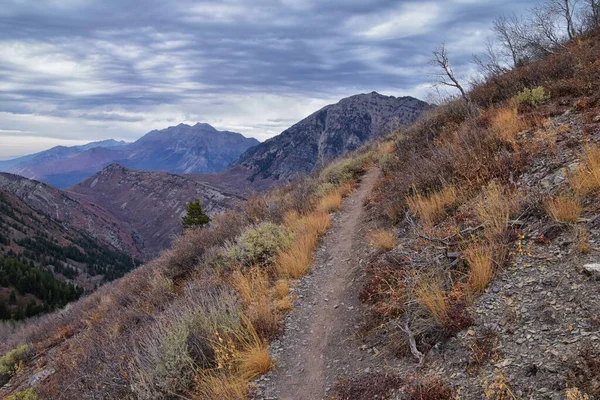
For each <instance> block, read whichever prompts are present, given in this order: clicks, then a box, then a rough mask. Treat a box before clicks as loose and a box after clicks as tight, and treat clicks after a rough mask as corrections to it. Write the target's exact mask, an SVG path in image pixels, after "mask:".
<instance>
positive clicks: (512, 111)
mask: <svg viewBox="0 0 600 400" xmlns="http://www.w3.org/2000/svg"><path fill="white" fill-rule="evenodd" d="M490 122H491V125H492V129H493V130H494V131H495V132H496V133H497V134H498V137H499V138H500V140H502V141H503V142H504V143H507V144H509V145H511V146H512V147H513V149H516V148H517V134H518V133H520V132H522V131H523V130H525V129H527V127H528V125H527V123H526V122H525V121H523V120H522V119H520V118H519V110H518V106H517V102H516V101H510V102H509V103H508V104H506V105H504V106H502V107H500V108H498V109H497V110H495V112H494V114H493V115H492V117H491V121H490Z"/></svg>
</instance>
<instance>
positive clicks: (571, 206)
mask: <svg viewBox="0 0 600 400" xmlns="http://www.w3.org/2000/svg"><path fill="white" fill-rule="evenodd" d="M544 207H545V208H546V212H548V215H550V217H552V219H553V220H554V221H556V222H566V223H575V222H577V221H579V217H581V213H582V212H583V207H582V205H581V199H580V198H579V196H578V195H577V194H575V193H563V194H559V195H558V196H556V197H553V198H550V199H548V200H546V201H544Z"/></svg>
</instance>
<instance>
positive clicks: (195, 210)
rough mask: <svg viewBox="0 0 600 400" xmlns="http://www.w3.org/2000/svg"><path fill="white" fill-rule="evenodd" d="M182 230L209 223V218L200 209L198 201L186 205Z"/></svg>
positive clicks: (200, 205)
mask: <svg viewBox="0 0 600 400" xmlns="http://www.w3.org/2000/svg"><path fill="white" fill-rule="evenodd" d="M182 222H183V227H184V228H193V227H201V226H204V225H207V224H208V223H209V222H210V217H209V216H208V215H206V213H205V212H204V210H203V209H202V204H200V200H194V201H192V202H191V203H190V204H189V205H188V209H187V214H186V215H185V216H184V217H183V218H182Z"/></svg>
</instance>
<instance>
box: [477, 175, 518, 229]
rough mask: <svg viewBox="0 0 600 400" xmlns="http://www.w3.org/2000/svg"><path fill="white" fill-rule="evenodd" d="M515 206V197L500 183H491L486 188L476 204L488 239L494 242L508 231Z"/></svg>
mask: <svg viewBox="0 0 600 400" xmlns="http://www.w3.org/2000/svg"><path fill="white" fill-rule="evenodd" d="M513 206H514V196H513V195H512V194H511V193H510V192H509V191H508V190H507V189H505V188H503V187H502V186H501V185H499V184H498V183H496V182H491V183H490V184H488V186H487V187H486V188H484V190H483V191H482V193H481V196H480V198H479V199H478V201H477V202H476V204H475V212H476V213H477V216H478V219H479V221H480V222H481V223H482V224H483V226H484V229H485V235H486V236H487V237H488V238H490V239H492V240H493V239H495V238H496V237H497V236H498V235H500V234H502V233H504V231H506V228H507V227H508V221H509V219H510V212H511V208H512V207H513Z"/></svg>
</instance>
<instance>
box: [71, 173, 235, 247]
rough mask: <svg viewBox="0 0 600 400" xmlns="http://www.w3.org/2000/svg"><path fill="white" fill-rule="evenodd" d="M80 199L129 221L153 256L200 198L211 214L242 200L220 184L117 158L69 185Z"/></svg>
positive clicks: (179, 228)
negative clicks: (147, 168) (140, 167)
mask: <svg viewBox="0 0 600 400" xmlns="http://www.w3.org/2000/svg"><path fill="white" fill-rule="evenodd" d="M67 193H68V194H69V195H70V196H73V197H74V198H76V199H77V200H78V201H81V202H84V203H90V204H96V205H99V206H100V207H102V209H104V210H107V211H108V212H110V213H111V214H112V215H114V216H115V217H116V218H117V219H118V220H119V221H122V222H124V223H126V224H127V225H128V226H129V227H130V228H131V229H132V230H133V231H135V232H136V233H137V235H138V237H139V239H140V246H141V248H142V249H143V252H144V254H145V255H146V256H147V257H148V258H153V257H155V256H157V255H158V254H159V253H160V252H161V251H162V250H164V249H166V248H168V247H169V246H170V244H171V243H172V241H173V239H174V238H175V237H176V236H177V235H178V234H179V233H181V231H182V224H181V217H182V216H183V215H184V214H185V212H186V210H187V206H188V204H189V203H190V202H191V201H193V200H195V199H199V200H200V202H201V203H202V207H203V209H204V210H205V211H206V212H207V213H208V214H209V215H215V214H216V213H220V212H223V211H225V210H227V209H231V208H234V207H235V205H236V204H238V203H239V201H240V200H241V198H240V197H237V196H235V195H231V194H229V193H227V192H224V191H222V190H221V189H218V188H217V187H214V186H211V185H208V184H206V183H203V182H199V181H197V180H194V179H190V178H188V177H186V176H184V175H175V174H169V173H166V172H149V171H136V170H131V169H129V168H126V167H123V166H121V165H117V164H112V165H109V166H108V167H106V168H104V169H103V170H102V171H100V172H98V173H97V174H95V175H94V176H92V177H90V178H88V179H86V180H85V181H84V182H81V183H80V184H78V185H75V186H73V187H71V188H69V189H68V190H67Z"/></svg>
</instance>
